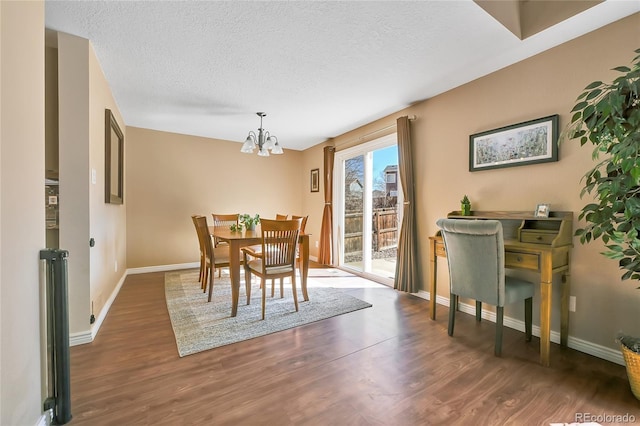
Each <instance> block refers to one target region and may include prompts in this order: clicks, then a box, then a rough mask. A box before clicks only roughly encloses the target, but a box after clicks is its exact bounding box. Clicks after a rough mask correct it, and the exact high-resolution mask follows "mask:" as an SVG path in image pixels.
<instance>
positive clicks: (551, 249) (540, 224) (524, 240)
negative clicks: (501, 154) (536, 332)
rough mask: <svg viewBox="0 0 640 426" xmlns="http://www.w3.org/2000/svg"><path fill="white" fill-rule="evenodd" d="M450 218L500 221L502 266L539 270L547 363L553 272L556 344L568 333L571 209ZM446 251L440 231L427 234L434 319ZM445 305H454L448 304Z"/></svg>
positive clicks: (454, 215)
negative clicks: (557, 282)
mask: <svg viewBox="0 0 640 426" xmlns="http://www.w3.org/2000/svg"><path fill="white" fill-rule="evenodd" d="M447 217H448V218H451V219H479V220H482V219H493V220H499V221H500V222H501V223H502V227H503V235H504V250H505V257H504V262H505V265H504V266H505V268H511V269H522V270H527V271H533V272H537V273H539V274H540V363H541V364H542V365H544V366H545V367H548V366H549V353H550V350H551V302H552V285H553V274H556V273H561V274H562V285H561V300H560V344H561V345H562V346H567V339H568V335H569V287H570V262H571V249H572V247H573V244H572V242H571V241H572V236H573V229H572V226H573V212H550V213H549V217H548V218H544V217H534V216H533V214H532V213H531V212H522V211H518V212H514V211H474V212H471V216H462V215H461V214H460V212H451V213H449V214H448V215H447ZM446 256H447V253H446V250H445V247H444V242H443V240H442V236H441V235H440V231H438V233H436V235H434V236H432V237H429V262H430V266H431V268H430V272H429V292H430V295H431V296H430V297H431V300H430V305H431V319H433V320H435V319H436V296H437V292H436V290H437V282H436V281H437V271H438V269H437V268H438V262H437V258H438V257H446ZM449 309H455V307H453V306H450V307H449Z"/></svg>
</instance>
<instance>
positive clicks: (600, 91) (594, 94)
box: [586, 89, 602, 101]
mask: <svg viewBox="0 0 640 426" xmlns="http://www.w3.org/2000/svg"><path fill="white" fill-rule="evenodd" d="M600 93H602V90H601V89H595V90H592V91H591V92H589V94H588V95H587V99H586V100H587V101H588V100H591V99H593V98H595V97H597V96H598V95H599V94H600Z"/></svg>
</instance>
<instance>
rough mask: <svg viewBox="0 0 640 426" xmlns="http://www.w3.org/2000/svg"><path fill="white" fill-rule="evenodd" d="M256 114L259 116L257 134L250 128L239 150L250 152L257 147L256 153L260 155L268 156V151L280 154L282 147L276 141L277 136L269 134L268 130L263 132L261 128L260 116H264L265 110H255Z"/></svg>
mask: <svg viewBox="0 0 640 426" xmlns="http://www.w3.org/2000/svg"><path fill="white" fill-rule="evenodd" d="M256 114H257V115H258V116H259V117H260V127H259V128H258V135H257V136H256V133H255V132H254V131H253V130H251V131H250V132H249V136H247V140H246V141H244V144H242V148H241V149H240V152H244V153H245V154H252V153H253V150H254V148H258V155H259V156H260V157H268V156H269V151H271V153H272V154H282V153H283V152H284V151H282V147H281V146H280V144H279V143H278V138H277V137H275V136H272V135H270V134H269V132H265V130H264V129H263V128H262V118H263V117H266V115H267V113H265V112H256Z"/></svg>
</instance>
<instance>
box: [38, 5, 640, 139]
mask: <svg viewBox="0 0 640 426" xmlns="http://www.w3.org/2000/svg"><path fill="white" fill-rule="evenodd" d="M638 11H640V1H634V0H622V1H616V0H609V1H606V2H604V3H601V4H598V5H596V6H594V7H591V8H590V9H588V10H586V11H585V12H582V13H580V14H578V15H576V16H573V17H572V18H569V19H567V20H565V21H563V22H561V23H559V24H557V25H554V26H552V27H550V28H548V29H546V30H544V31H542V32H540V33H538V34H535V35H533V36H531V37H528V38H526V39H524V40H520V39H519V38H518V37H516V36H515V35H514V34H513V33H512V32H510V31H509V30H508V29H506V28H505V27H503V26H502V25H501V24H500V23H499V22H498V21H497V20H495V19H494V18H493V17H491V16H490V15H489V14H488V13H486V12H485V11H484V10H483V9H482V8H480V7H479V6H478V5H477V4H476V3H474V2H472V1H467V0H460V1H409V2H405V1H378V2H368V1H286V2H276V1H269V2H264V1H262V2H253V1H186V2H185V1H162V2H159V1H158V2H156V1H51V0H48V1H47V2H46V27H47V28H49V29H52V30H56V31H62V32H66V33H69V34H73V35H77V36H80V37H83V38H87V39H89V40H91V43H92V45H93V48H94V50H95V52H96V55H97V57H98V60H99V62H100V64H101V66H102V69H103V71H104V73H105V75H106V78H107V80H108V81H109V84H110V86H111V89H112V91H113V94H114V97H115V99H116V102H117V104H118V107H119V109H120V111H121V112H122V115H123V117H124V121H125V123H126V125H127V126H135V127H142V128H149V129H156V130H163V131H168V132H175V133H183V134H189V135H196V136H205V137H211V138H218V139H226V140H231V141H237V142H242V141H244V139H245V137H246V135H247V133H248V131H249V130H254V131H255V130H256V129H257V128H258V127H259V123H260V121H259V118H258V117H257V116H256V115H255V113H256V112H258V111H265V112H266V113H267V117H265V119H264V128H265V129H266V130H269V131H270V132H271V133H272V134H274V135H276V136H278V139H279V140H280V143H281V145H282V146H283V147H284V148H285V150H286V149H305V148H308V147H310V146H313V145H316V144H318V143H321V142H323V141H325V140H326V139H328V138H330V137H334V136H337V135H340V134H342V133H344V132H347V131H349V130H352V129H355V128H357V127H359V126H361V125H363V124H366V123H369V122H371V121H373V120H375V119H378V118H381V117H384V116H386V115H388V114H391V113H393V112H395V111H398V110H400V109H402V108H404V107H406V106H408V105H410V104H412V103H415V102H418V101H421V100H424V99H427V98H430V97H432V96H434V95H437V94H439V93H442V92H444V91H446V90H449V89H451V88H454V87H456V86H459V85H461V84H464V83H466V82H469V81H471V80H474V79H476V78H478V77H481V76H483V75H486V74H489V73H491V72H493V71H496V70H498V69H500V68H503V67H505V66H508V65H510V64H512V63H515V62H518V61H520V60H523V59H525V58H527V57H530V56H532V55H535V54H537V53H539V52H542V51H544V50H547V49H549V48H551V47H553V46H556V45H558V44H561V43H563V42H565V41H568V40H571V39H573V38H575V37H578V36H580V35H582V34H585V33H588V32H590V31H593V30H595V29H597V28H599V27H601V26H604V25H606V24H608V23H610V22H613V21H616V20H618V19H621V18H623V17H625V16H628V15H631V14H633V13H635V12H638Z"/></svg>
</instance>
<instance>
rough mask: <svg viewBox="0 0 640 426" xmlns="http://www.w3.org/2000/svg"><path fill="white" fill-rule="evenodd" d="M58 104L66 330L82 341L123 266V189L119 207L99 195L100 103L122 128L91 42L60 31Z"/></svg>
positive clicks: (101, 174)
mask: <svg viewBox="0 0 640 426" xmlns="http://www.w3.org/2000/svg"><path fill="white" fill-rule="evenodd" d="M58 108H59V110H58V116H59V170H60V171H59V175H60V248H61V249H64V250H68V251H69V266H68V268H69V333H70V336H71V339H72V340H74V339H75V340H79V341H85V342H86V341H87V339H91V332H92V331H91V328H92V326H91V323H90V317H91V315H92V314H93V315H94V316H95V317H99V316H100V314H101V313H102V311H103V309H105V307H106V303H107V302H108V300H109V299H110V298H111V297H112V296H113V295H114V292H115V291H116V287H117V285H118V283H119V282H120V281H121V280H122V279H123V277H124V275H125V272H126V269H127V260H126V235H127V233H126V202H127V194H126V192H125V198H124V199H125V204H122V205H120V204H107V203H105V201H104V200H105V196H104V191H105V183H104V176H105V168H104V164H105V145H104V144H105V109H110V110H111V111H112V112H113V114H114V116H115V118H116V121H118V123H119V125H120V128H121V129H122V130H123V132H124V131H125V129H126V126H125V123H124V121H123V119H122V115H121V113H120V111H119V109H118V107H117V105H116V103H115V100H114V98H113V95H112V93H111V89H110V88H109V84H108V82H107V80H106V78H105V76H104V73H103V71H102V68H101V67H100V64H99V61H98V59H97V57H96V56H95V53H94V50H93V47H92V46H91V43H90V42H89V40H87V39H83V38H80V37H76V36H73V35H70V34H65V33H58ZM126 143H127V140H126V133H125V146H126ZM125 162H126V160H125ZM125 181H126V176H125ZM92 238H93V241H94V243H95V244H94V246H93V247H90V245H89V241H90V239H92Z"/></svg>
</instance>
